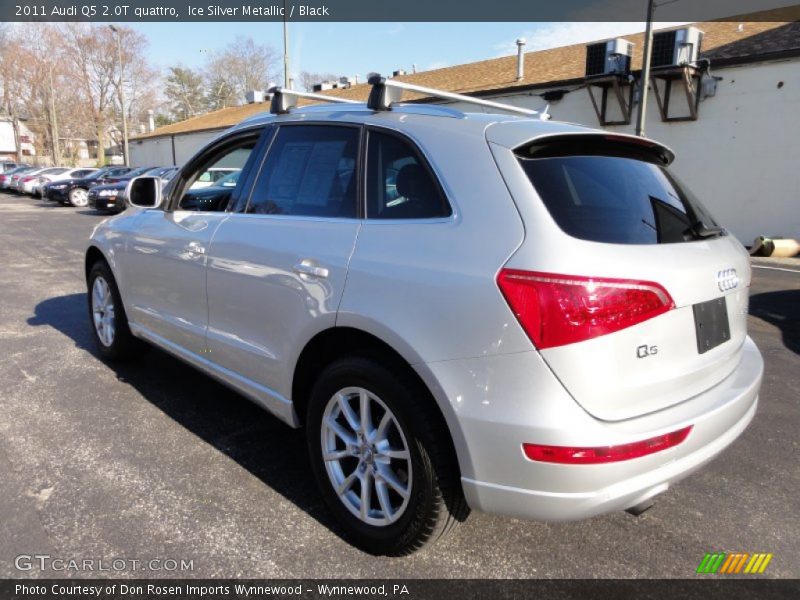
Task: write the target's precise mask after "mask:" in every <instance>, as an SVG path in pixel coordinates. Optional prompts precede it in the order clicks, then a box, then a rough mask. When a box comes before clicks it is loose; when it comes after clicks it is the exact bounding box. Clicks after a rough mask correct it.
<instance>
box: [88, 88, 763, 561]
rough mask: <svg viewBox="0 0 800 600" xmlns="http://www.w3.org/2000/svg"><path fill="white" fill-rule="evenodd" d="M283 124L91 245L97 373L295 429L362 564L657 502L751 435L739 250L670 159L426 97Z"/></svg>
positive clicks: (319, 111)
mask: <svg viewBox="0 0 800 600" xmlns="http://www.w3.org/2000/svg"><path fill="white" fill-rule="evenodd" d="M276 112H277V113H280V114H265V115H262V116H258V117H255V118H252V119H249V120H247V121H245V122H243V123H241V124H239V125H238V126H236V127H234V128H233V129H231V130H229V131H228V132H226V133H224V134H223V135H221V136H219V137H218V138H217V139H215V140H213V141H212V142H211V143H209V144H208V145H207V146H206V147H205V148H203V149H202V150H200V151H199V152H198V153H197V155H196V156H195V157H194V158H192V159H191V160H190V161H189V162H188V163H187V164H186V165H185V166H184V167H183V168H182V169H181V170H180V172H179V173H178V175H176V176H175V177H174V178H173V179H172V181H171V182H170V183H169V185H168V186H167V187H166V188H165V189H163V190H162V187H161V183H160V181H157V180H156V179H154V178H147V177H142V178H138V179H135V180H133V181H132V182H131V183H130V184H129V188H128V198H129V202H130V204H131V205H132V206H131V207H130V208H128V210H126V211H125V212H124V213H122V214H121V215H118V216H116V217H112V218H110V219H108V220H106V221H104V222H102V223H101V224H100V225H98V226H97V227H96V229H95V231H94V233H93V234H92V236H91V240H90V242H89V246H88V250H87V252H86V279H87V283H88V304H89V316H90V319H91V323H92V326H93V331H94V334H95V338H96V341H97V346H98V348H99V352H100V353H101V354H102V356H103V357H105V358H107V359H109V360H118V359H124V358H129V357H133V356H135V355H137V354H138V353H139V352H141V351H142V350H143V349H144V348H145V347H146V345H148V344H152V345H155V346H157V347H159V348H161V349H162V350H165V351H167V352H169V353H171V354H174V355H175V356H177V357H179V358H181V359H183V360H184V361H186V362H188V363H190V364H191V365H193V366H195V367H197V368H198V369H200V370H201V371H203V372H204V373H206V374H207V375H210V376H211V377H214V378H216V379H218V380H220V381H222V382H224V383H225V384H227V385H229V386H231V387H232V388H234V389H236V390H238V391H239V392H240V393H241V394H243V395H244V396H246V397H248V398H250V399H251V400H253V401H254V402H256V403H258V404H259V405H261V406H263V407H264V408H265V409H266V410H268V411H270V412H271V413H272V414H274V415H275V416H276V417H278V418H279V419H281V420H282V421H285V422H286V423H287V424H288V425H289V426H291V427H304V428H305V431H306V434H307V441H308V450H309V453H310V458H311V465H312V467H313V472H314V476H315V478H316V480H317V482H318V484H319V488H320V491H321V494H322V496H323V497H324V499H325V501H326V503H327V505H328V506H329V508H330V510H331V511H332V513H334V514H335V516H336V517H337V518H338V520H339V521H340V522H341V524H342V528H343V531H344V532H345V533H346V535H347V537H348V538H349V539H350V540H351V541H352V542H353V543H355V544H356V545H358V546H359V547H361V548H362V549H364V550H366V551H368V552H371V553H381V554H391V555H397V554H406V553H409V552H412V551H414V550H417V549H419V548H422V547H423V546H425V545H426V544H427V543H429V542H431V541H433V540H435V539H437V538H438V537H440V536H441V535H442V534H443V533H445V532H446V531H448V530H449V529H451V528H452V526H453V525H455V524H457V523H458V522H461V521H464V520H465V519H466V517H467V515H468V514H469V512H470V509H476V510H482V511H486V512H489V513H497V514H502V515H512V516H515V517H524V518H532V519H547V520H565V519H582V518H586V517H590V516H592V515H597V514H600V513H605V512H608V511H615V510H622V509H632V510H634V511H637V510H642V509H643V508H644V507H646V506H647V505H648V504H650V503H652V500H651V499H652V498H653V497H654V496H656V495H657V494H660V493H662V492H664V491H665V490H666V489H667V488H668V487H669V486H670V485H671V484H672V483H674V482H676V481H678V480H679V479H681V478H683V477H685V476H686V475H688V474H689V473H691V472H692V471H694V470H695V469H697V468H699V467H700V466H702V465H703V464H704V463H706V462H708V461H709V460H710V459H712V458H713V457H714V456H715V455H717V454H718V453H719V452H721V451H722V450H723V449H724V448H725V447H726V446H728V445H729V444H731V443H732V442H733V441H734V440H735V439H736V438H737V436H739V434H741V433H742V431H743V430H744V429H745V427H746V426H747V425H748V423H749V422H750V420H751V419H752V418H753V415H754V413H755V411H756V404H757V400H758V391H759V386H760V383H761V377H762V370H763V363H762V359H761V356H760V354H759V352H758V350H757V349H756V347H755V345H754V344H753V342H752V341H751V340H750V338H749V337H748V336H747V332H746V315H747V307H748V288H749V286H750V267H749V262H748V256H747V253H746V252H745V250H744V249H743V247H742V246H741V245H740V244H739V243H738V242H737V241H736V240H735V239H734V238H733V237H732V236H731V235H728V234H727V233H726V231H725V230H724V229H723V228H721V227H720V226H719V225H718V224H717V223H716V222H715V221H714V219H713V217H712V216H711V215H709V214H708V212H707V211H706V209H705V208H704V207H703V206H702V204H701V203H700V202H699V201H698V200H697V199H696V198H695V197H694V196H693V195H692V193H691V192H690V191H689V190H688V189H687V188H686V186H684V185H683V184H682V183H681V182H680V181H679V180H678V179H677V178H676V177H675V176H674V175H673V174H672V173H671V172H670V170H669V169H668V168H667V166H668V165H669V164H670V162H671V161H672V160H673V154H672V152H671V151H670V150H669V149H667V148H666V147H664V146H662V145H661V144H658V143H656V142H654V141H651V140H647V139H642V138H636V137H632V136H626V135H618V134H611V133H608V132H605V131H599V130H593V129H589V128H585V127H581V126H577V125H570V124H564V123H557V122H553V121H545V120H542V119H538V118H530V117H528V118H526V117H517V116H506V115H502V114H483V113H474V114H473V113H462V112H459V111H456V110H453V109H449V108H446V107H437V106H432V105H418V104H417V105H415V104H399V103H397V102H394V103H391V104H388V103H387V105H386V106H382V107H377V108H376V107H372V106H371V105H370V104H367V105H365V104H360V105H359V104H353V105H350V104H348V105H324V106H322V105H318V106H311V107H306V108H300V109H293V110H288V111H286V110H284V111H281V110H278V111H276ZM221 168H224V169H226V172H227V173H238V174H237V175H236V176H235V177H232V178H231V180H232V181H233V183H229V184H227V185H216V184H212V185H205V184H200V185H198V182H204V181H206V180H207V179H209V178H208V174H209V173H213V172H214V171H215V170H219V169H221ZM264 460H269V457H266V456H265V457H264Z"/></svg>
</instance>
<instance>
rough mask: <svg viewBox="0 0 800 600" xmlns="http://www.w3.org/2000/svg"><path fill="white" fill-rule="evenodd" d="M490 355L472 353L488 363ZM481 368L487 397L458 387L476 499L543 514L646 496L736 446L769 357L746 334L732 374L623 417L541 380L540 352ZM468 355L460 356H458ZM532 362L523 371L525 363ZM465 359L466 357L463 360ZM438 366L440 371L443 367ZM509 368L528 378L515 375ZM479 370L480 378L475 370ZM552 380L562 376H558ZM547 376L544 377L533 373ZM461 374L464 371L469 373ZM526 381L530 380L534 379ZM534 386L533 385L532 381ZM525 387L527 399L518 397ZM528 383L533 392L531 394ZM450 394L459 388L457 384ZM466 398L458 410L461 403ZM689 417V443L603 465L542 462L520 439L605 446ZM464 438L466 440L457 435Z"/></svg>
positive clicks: (598, 509)
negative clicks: (680, 398) (595, 412)
mask: <svg viewBox="0 0 800 600" xmlns="http://www.w3.org/2000/svg"><path fill="white" fill-rule="evenodd" d="M484 360H487V359H473V361H484ZM499 360H501V357H496V358H493V359H491V362H493V363H494V364H492V365H490V366H489V369H490V370H492V371H493V372H494V373H490V374H486V376H485V377H481V374H480V373H479V372H478V370H477V369H476V368H475V364H473V365H470V368H471V371H469V373H470V375H471V379H472V380H474V381H476V382H477V383H479V384H480V385H481V386H482V388H483V389H484V390H487V391H489V390H491V391H490V392H489V394H491V399H490V398H488V397H487V396H488V394H487V392H483V393H482V395H483V398H482V399H480V398H479V396H480V394H479V395H478V396H476V395H475V394H474V392H473V394H472V395H473V398H474V399H477V400H478V403H475V402H473V398H469V400H468V402H467V403H465V400H467V399H468V396H467V389H466V388H465V387H462V388H461V389H460V390H457V392H460V394H457V395H456V396H451V395H450V394H449V393H448V396H449V397H450V398H455V402H451V406H453V407H454V408H456V415H457V416H456V418H457V422H458V425H459V427H460V428H461V432H460V433H461V434H462V435H459V436H454V437H456V438H459V439H462V440H463V442H462V445H461V447H460V448H457V449H458V450H459V460H460V463H461V467H462V485H463V488H464V493H465V495H466V498H467V502H468V503H469V505H470V506H471V507H472V508H474V509H477V510H482V511H484V512H489V513H496V514H503V515H509V516H515V517H521V518H532V519H542V520H574V519H582V518H587V517H591V516H594V515H598V514H603V513H607V512H611V511H615V510H621V509H625V508H629V507H632V506H635V505H637V504H640V503H642V502H644V501H646V500H648V499H649V498H651V497H653V496H655V495H657V494H659V493H661V492H663V491H665V490H666V489H668V487H669V486H670V485H671V484H672V483H674V482H676V481H679V480H680V479H682V478H684V477H686V476H687V475H689V474H690V473H692V472H693V471H695V470H697V469H698V468H700V467H702V466H703V465H704V464H706V463H707V462H708V461H710V460H711V459H713V458H714V457H715V456H716V455H717V454H719V453H720V452H722V451H723V450H724V449H725V448H726V447H727V446H729V445H730V444H731V443H732V442H733V441H734V440H735V439H736V438H737V437H738V436H739V435H740V434H741V433H742V432H743V431H744V429H745V428H746V427H747V425H748V424H749V423H750V421H751V420H752V419H753V416H754V415H755V411H756V407H757V404H758V392H759V388H760V386H761V379H762V375H763V360H762V358H761V355H760V353H759V352H758V349H757V348H756V346H755V344H754V343H753V342H752V341H751V340H750V339H749V338H747V339H746V341H745V343H744V346H743V351H742V358H741V361H740V364H739V366H738V367H737V368H736V370H735V371H734V372H733V373H731V375H729V376H728V377H727V378H726V379H724V380H723V381H722V382H720V383H718V384H717V385H716V386H714V387H713V388H712V389H710V390H707V391H706V392H704V393H703V394H700V395H698V396H695V397H694V398H691V399H687V400H686V401H684V402H682V403H680V404H678V405H675V406H673V407H670V408H667V409H664V410H661V411H658V412H655V413H651V414H648V415H645V416H642V417H637V418H633V419H628V420H625V421H618V422H608V421H600V420H598V419H595V418H594V417H592V416H590V415H589V414H588V413H586V412H585V411H583V410H582V409H581V408H580V407H579V406H578V405H577V403H575V401H574V400H573V399H572V398H571V397H569V396H568V395H566V392H563V388H561V390H562V391H559V390H558V388H559V387H561V386H560V384H558V386H553V385H552V384H550V383H545V384H542V381H543V380H542V379H541V378H542V377H543V376H544V371H543V370H542V369H541V366H537V361H536V358H535V357H534V356H529V355H527V354H524V355H515V356H514V357H506V358H505V361H511V363H512V364H510V365H506V366H503V367H501V366H500V365H499V364H498V362H497V361H499ZM455 362H461V361H455ZM524 363H527V365H526V367H525V370H520V369H521V367H522V365H523V364H524ZM454 366H455V365H453V364H452V363H449V364H448V365H447V366H446V367H443V366H441V365H439V366H436V365H432V370H433V371H434V372H435V373H436V376H437V379H439V380H440V381H442V382H443V384H442V389H443V390H447V389H448V388H449V387H451V383H450V382H449V381H448V377H447V376H446V374H445V373H443V372H442V369H448V370H449V369H452V368H453V367H454ZM463 366H464V365H462V367H463ZM437 369H438V371H439V372H436V371H437ZM507 369H514V370H515V371H516V373H517V374H518V375H519V374H521V376H519V377H518V378H517V379H522V380H523V383H522V385H520V382H519V381H518V382H516V383H512V384H511V385H509V384H507V383H504V381H505V382H508V381H513V378H510V377H509V375H510V372H508V371H507ZM476 374H477V375H478V377H477V378H476V377H475V375H476ZM548 375H549V378H550V379H552V380H554V379H555V378H554V377H553V376H552V374H550V373H548ZM537 377H538V378H539V379H540V380H539V382H536V384H535V385H534V381H533V380H532V379H531V378H533V379H535V378H537ZM462 378H463V375H462ZM526 384H527V385H526ZM527 386H530V387H527ZM523 387H527V392H525V396H526V397H525V398H521V397H519V394H520V393H523ZM530 390H535V391H534V392H531V391H530ZM451 393H452V392H451ZM459 404H460V408H459V407H458V405H459ZM689 425H691V426H692V431H691V433H690V434H689V437H688V438H687V439H686V440H685V441H684V442H683V443H681V444H679V445H678V446H676V447H674V448H670V449H667V450H664V451H661V452H657V453H655V454H651V455H648V456H644V457H641V458H636V459H633V460H626V461H620V462H615V463H607V464H598V465H562V464H553V463H543V462H534V461H531V460H529V459H528V458H527V457H525V455H524V454H523V451H522V444H523V443H525V442H528V443H541V444H552V445H563V446H591V447H595V446H606V445H617V444H625V443H630V442H635V441H640V440H644V439H648V438H651V437H655V436H658V435H662V434H665V433H669V432H672V431H676V430H679V429H682V428H684V427H687V426H689ZM456 444H457V446H459V442H458V441H457V442H456Z"/></svg>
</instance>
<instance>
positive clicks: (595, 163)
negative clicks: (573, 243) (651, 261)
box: [519, 155, 724, 244]
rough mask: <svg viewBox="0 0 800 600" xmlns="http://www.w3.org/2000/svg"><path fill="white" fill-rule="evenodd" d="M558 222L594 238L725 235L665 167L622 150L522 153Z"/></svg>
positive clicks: (624, 240)
mask: <svg viewBox="0 0 800 600" xmlns="http://www.w3.org/2000/svg"><path fill="white" fill-rule="evenodd" d="M519 161H520V164H521V165H522V168H523V169H524V170H525V173H527V175H528V177H529V179H530V180H531V183H532V184H533V186H534V187H535V188H536V191H537V192H538V194H539V196H540V197H541V198H542V200H543V201H544V204H545V205H546V206H547V209H548V210H549V211H550V214H551V215H552V216H553V219H555V221H556V223H557V224H558V226H559V227H560V228H561V229H562V230H563V231H564V232H565V233H567V234H569V235H571V236H573V237H576V238H579V239H582V240H589V241H592V242H606V243H613V244H670V243H677V242H687V241H692V240H698V239H706V238H709V237H713V236H715V235H723V234H724V231H722V230H721V229H720V228H719V227H718V226H717V223H716V222H715V221H714V219H713V218H712V217H711V216H710V215H709V214H708V211H706V209H705V208H703V206H702V205H701V204H700V202H699V201H698V200H697V199H696V198H695V197H694V196H693V195H692V194H691V193H690V192H689V191H688V190H687V188H686V187H685V186H684V185H682V184H680V183H679V182H678V180H677V179H676V178H675V176H674V175H672V174H671V173H669V172H668V171H667V170H666V168H664V167H662V166H660V165H656V164H653V163H651V162H645V161H642V160H637V159H635V158H630V157H624V156H597V155H592V156H556V157H549V158H523V157H520V158H519Z"/></svg>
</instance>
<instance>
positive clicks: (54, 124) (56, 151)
mask: <svg viewBox="0 0 800 600" xmlns="http://www.w3.org/2000/svg"><path fill="white" fill-rule="evenodd" d="M50 136H51V137H52V138H53V166H55V165H58V164H59V163H60V162H61V148H59V144H58V115H57V114H56V97H55V89H54V86H53V63H50Z"/></svg>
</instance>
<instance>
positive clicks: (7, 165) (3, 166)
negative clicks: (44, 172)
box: [0, 162, 30, 173]
mask: <svg viewBox="0 0 800 600" xmlns="http://www.w3.org/2000/svg"><path fill="white" fill-rule="evenodd" d="M29 166H30V165H26V164H25V163H15V162H3V163H0V173H8V172H9V171H13V170H14V169H18V168H20V167H29Z"/></svg>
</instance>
